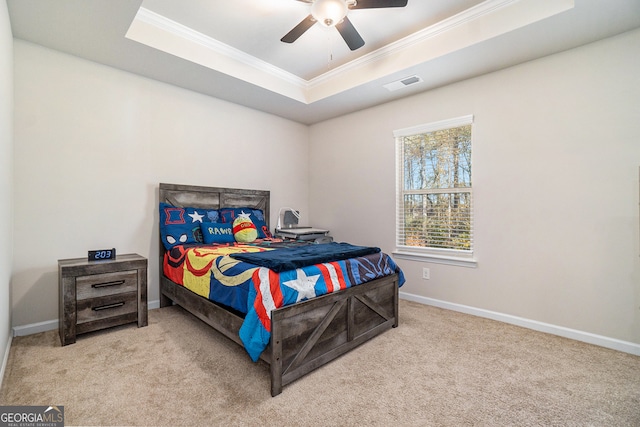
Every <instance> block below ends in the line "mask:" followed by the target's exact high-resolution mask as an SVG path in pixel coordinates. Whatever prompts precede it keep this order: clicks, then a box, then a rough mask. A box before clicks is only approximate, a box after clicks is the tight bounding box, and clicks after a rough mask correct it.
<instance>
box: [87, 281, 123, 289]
mask: <svg viewBox="0 0 640 427" xmlns="http://www.w3.org/2000/svg"><path fill="white" fill-rule="evenodd" d="M123 283H124V280H115V281H113V282H104V283H94V284H93V285H91V287H92V288H106V287H108V286H118V285H122V284H123Z"/></svg>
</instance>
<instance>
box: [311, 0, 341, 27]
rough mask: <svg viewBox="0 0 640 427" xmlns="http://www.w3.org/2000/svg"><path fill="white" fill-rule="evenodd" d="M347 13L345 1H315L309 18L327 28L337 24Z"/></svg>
mask: <svg viewBox="0 0 640 427" xmlns="http://www.w3.org/2000/svg"><path fill="white" fill-rule="evenodd" d="M348 12H349V8H348V7H347V2H346V1H345V0H316V1H314V2H313V4H312V5H311V16H313V18H314V19H315V20H316V21H318V22H319V23H320V24H322V25H323V26H325V27H327V28H328V27H334V26H335V25H336V24H339V23H340V22H341V21H342V20H343V19H344V17H345V16H347V13H348Z"/></svg>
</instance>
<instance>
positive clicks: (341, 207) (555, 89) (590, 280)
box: [309, 31, 640, 349]
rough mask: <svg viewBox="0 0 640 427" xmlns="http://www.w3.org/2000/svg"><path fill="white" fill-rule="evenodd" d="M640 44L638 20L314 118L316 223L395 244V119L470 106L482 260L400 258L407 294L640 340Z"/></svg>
mask: <svg viewBox="0 0 640 427" xmlns="http://www.w3.org/2000/svg"><path fill="white" fill-rule="evenodd" d="M638 46H640V31H634V32H631V33H626V34H623V35H621V36H618V37H615V38H612V39H608V40H604V41H601V42H598V43H595V44H592V45H588V46H584V47H582V48H578V49H574V50H571V51H567V52H564V53H561V54H557V55H554V56H550V57H546V58H543V59H540V60H537V61H533V62H529V63H526V64H522V65H520V66H517V67H513V68H509V69H505V70H503V71H500V72H495V73H491V74H488V75H485V76H481V77H478V78H475V79H472V80H468V81H464V82H461V83H457V84H452V85H450V86H447V87H443V88H440V89H437V90H432V91H429V92H426V93H422V94H420V95H416V96H413V97H410V98H407V99H403V100H399V101H395V102H391V103H388V104H386V105H382V106H378V107H375V108H371V109H368V110H364V111H360V112H357V113H354V114H349V115H347V116H344V117H340V118H337V119H334V120H329V121H326V122H323V123H320V124H317V125H314V126H312V127H311V140H310V143H311V145H310V156H311V158H313V159H314V161H313V162H312V163H311V166H310V178H309V185H310V207H311V212H313V221H312V222H313V223H314V225H318V226H324V227H327V228H329V229H331V230H332V233H333V235H334V236H335V237H336V238H337V239H338V240H345V241H352V242H356V243H361V244H371V245H378V246H381V247H382V248H383V250H385V251H393V250H394V245H395V231H394V226H395V165H394V155H395V154H394V140H393V137H392V132H393V130H395V129H401V128H405V127H409V126H414V125H419V124H424V123H430V122H434V121H438V120H442V119H448V118H454V117H459V116H463V115H467V114H473V115H474V117H475V121H474V125H473V185H474V198H475V207H474V213H475V230H476V232H475V254H476V258H477V261H478V266H477V268H466V267H455V266H448V265H441V264H429V263H422V262H416V261H408V260H398V262H399V264H400V265H401V267H402V268H403V269H404V271H405V273H406V276H407V284H406V285H405V287H404V288H403V289H402V291H404V292H405V293H408V294H412V296H417V297H420V298H423V299H425V300H438V301H443V302H447V303H449V304H453V305H456V306H459V307H462V306H469V307H474V308H476V309H479V310H487V311H492V312H498V313H502V314H504V315H508V316H517V317H521V318H524V319H530V320H531V321H534V322H543V323H547V324H551V325H556V326H557V327H560V328H569V329H572V330H577V331H584V332H586V333H587V334H596V335H601V336H604V337H609V338H612V339H615V340H622V341H625V342H630V343H636V344H640V258H639V254H640V248H639V245H640V244H639V239H640V238H639V235H640V232H639V230H638V222H639V221H638V192H639V191H638V168H639V166H640V142H639V140H638V135H640V120H638V118H639V117H640V102H639V100H640V59H639V57H638V55H634V54H631V53H632V52H636V51H637V48H638ZM423 267H429V268H430V269H431V279H430V280H428V281H427V280H423V279H422V278H421V272H422V268H423ZM637 349H640V346H637Z"/></svg>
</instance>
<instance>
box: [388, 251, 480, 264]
mask: <svg viewBox="0 0 640 427" xmlns="http://www.w3.org/2000/svg"><path fill="white" fill-rule="evenodd" d="M392 254H393V255H394V257H396V258H400V259H406V260H409V261H421V262H432V263H436V264H446V265H455V266H458V267H468V268H476V267H477V266H478V261H476V260H475V259H473V258H462V257H455V256H445V255H432V254H424V253H419V252H408V251H394V252H392Z"/></svg>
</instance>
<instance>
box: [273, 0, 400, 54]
mask: <svg viewBox="0 0 640 427" xmlns="http://www.w3.org/2000/svg"><path fill="white" fill-rule="evenodd" d="M297 1H300V2H303V3H309V4H310V5H311V14H310V15H309V16H307V17H306V18H305V19H304V20H302V22H300V23H299V24H298V25H296V26H295V27H294V28H293V29H292V30H291V31H289V32H288V33H287V34H286V35H285V36H284V37H283V38H281V39H280V41H282V42H285V43H293V42H294V41H296V40H298V38H299V37H300V36H301V35H303V34H304V33H305V31H307V30H308V29H309V28H311V27H312V26H313V25H314V24H315V23H316V22H319V23H320V24H321V25H323V26H325V27H328V28H330V27H336V29H337V30H338V32H339V33H340V35H341V36H342V38H343V39H344V41H345V43H347V46H349V49H351V50H356V49H358V48H361V47H362V46H364V40H363V39H362V37H360V34H359V33H358V31H357V30H356V28H355V27H354V26H353V24H352V23H351V21H349V18H347V14H348V13H349V11H350V10H356V9H374V8H383V7H405V6H406V5H407V2H408V0H297Z"/></svg>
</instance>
